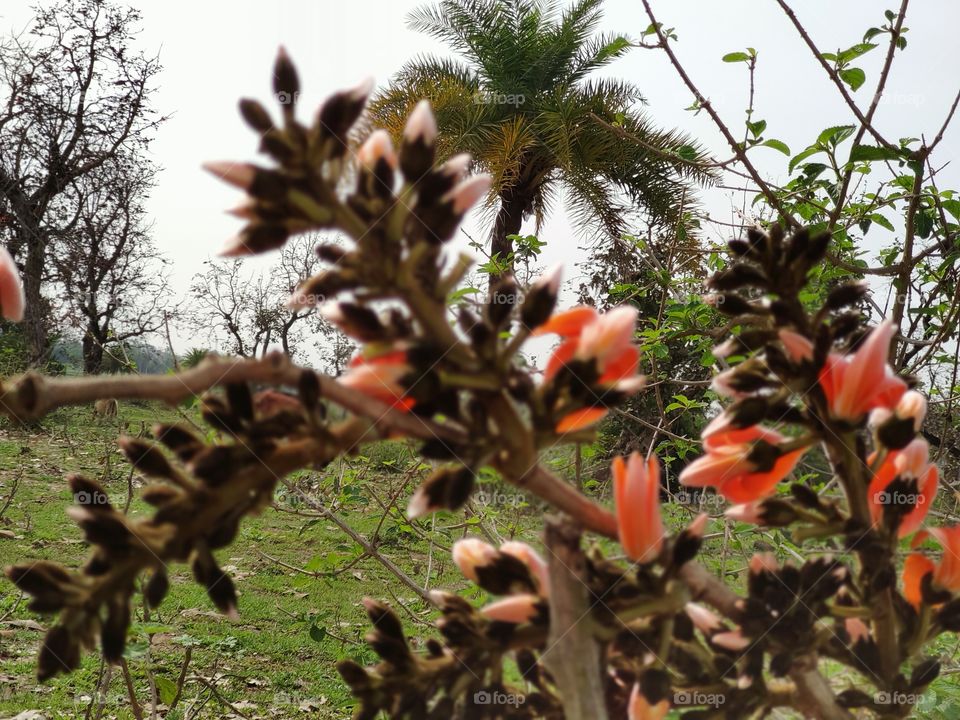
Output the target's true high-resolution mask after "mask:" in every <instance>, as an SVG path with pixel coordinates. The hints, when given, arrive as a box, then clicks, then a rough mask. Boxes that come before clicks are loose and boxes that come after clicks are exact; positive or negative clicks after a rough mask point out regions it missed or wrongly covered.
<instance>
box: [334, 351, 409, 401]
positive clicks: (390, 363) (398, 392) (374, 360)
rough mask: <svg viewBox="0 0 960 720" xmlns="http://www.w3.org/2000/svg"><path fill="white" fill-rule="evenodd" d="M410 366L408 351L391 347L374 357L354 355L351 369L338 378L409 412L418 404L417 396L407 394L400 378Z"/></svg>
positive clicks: (345, 383) (356, 388)
mask: <svg viewBox="0 0 960 720" xmlns="http://www.w3.org/2000/svg"><path fill="white" fill-rule="evenodd" d="M410 370H411V368H410V366H409V365H408V364H407V353H406V351H404V350H395V349H391V350H390V351H388V352H384V353H382V354H380V355H376V356H374V357H370V358H367V357H364V356H363V355H358V356H356V357H354V358H353V360H351V361H350V368H349V370H347V372H346V373H345V374H344V375H343V376H342V377H341V378H339V379H338V380H337V382H339V383H340V384H341V385H343V386H345V387H348V388H353V389H354V390H359V391H360V392H362V393H363V394H364V395H367V396H369V397H372V398H374V399H375V400H379V401H380V402H383V403H386V404H388V405H390V406H391V407H393V408H396V409H398V410H403V411H404V412H407V411H409V410H410V408H412V407H413V406H414V404H415V400H414V399H413V398H411V397H405V395H404V393H405V390H404V388H403V385H401V382H400V381H401V380H402V379H403V377H404V376H406V375H407V374H408V373H409V372H410Z"/></svg>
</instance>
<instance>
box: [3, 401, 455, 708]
mask: <svg viewBox="0 0 960 720" xmlns="http://www.w3.org/2000/svg"><path fill="white" fill-rule="evenodd" d="M120 414H121V421H122V422H123V423H125V424H126V426H127V428H128V431H130V432H133V433H136V432H138V431H139V430H140V428H141V425H142V426H145V427H149V426H150V425H151V424H152V423H154V422H157V421H173V420H176V419H177V417H176V414H175V413H174V412H173V411H170V410H167V409H162V408H157V407H151V406H142V407H138V406H133V405H125V406H123V407H122V408H121V413H120ZM117 434H118V428H117V427H116V425H113V424H111V423H109V422H102V423H99V424H98V423H97V422H94V421H92V420H91V417H90V413H89V410H87V409H76V410H65V411H60V412H58V413H56V414H54V415H52V416H51V417H50V418H48V419H47V420H45V421H44V422H43V423H42V424H41V425H40V426H37V427H34V428H31V429H29V430H20V429H14V428H11V427H10V426H9V425H5V426H2V429H0V467H2V468H4V472H3V481H2V485H0V497H5V496H6V495H7V494H8V493H9V491H10V490H11V488H12V484H13V480H14V478H18V477H19V487H18V489H17V491H16V495H15V497H14V499H13V501H12V503H11V504H10V506H9V507H8V508H7V510H6V511H5V513H4V515H3V518H2V520H0V529H4V530H6V531H7V532H6V533H5V534H13V536H14V537H5V538H3V539H0V563H2V564H3V565H7V564H11V563H15V562H16V563H22V562H29V561H30V560H35V559H41V558H49V559H55V560H58V561H62V562H65V563H67V564H68V565H71V566H78V565H79V564H80V563H81V562H82V560H83V559H84V558H85V555H86V550H85V547H84V543H83V541H82V539H81V536H80V532H79V530H78V529H77V528H76V527H75V526H74V525H73V523H72V522H70V521H69V520H68V519H67V518H66V516H65V515H64V510H65V508H67V507H68V506H69V505H70V504H71V496H70V492H69V490H68V489H67V487H66V483H65V482H64V480H63V476H64V475H65V474H66V473H68V472H74V471H80V472H83V473H85V474H87V475H89V476H90V477H95V478H98V479H101V480H102V481H104V485H105V487H106V488H107V490H108V492H109V493H110V495H111V500H112V501H113V502H114V504H115V505H119V506H122V505H123V503H124V502H125V500H126V494H127V473H128V469H127V466H126V465H125V463H124V462H123V460H122V456H121V455H120V454H119V452H118V451H117V450H116V449H115V447H116V446H115V441H116V437H117ZM373 450H374V455H372V456H370V457H361V458H358V459H355V460H354V461H352V462H351V463H350V464H349V465H348V466H345V468H340V467H339V466H338V465H337V466H334V467H332V468H331V470H332V472H331V473H329V474H327V475H322V474H313V475H310V474H304V475H302V476H301V477H300V478H299V479H298V480H299V482H300V483H301V484H306V485H310V484H311V483H312V484H313V486H312V488H311V490H312V492H315V493H317V494H319V495H320V496H321V497H324V498H325V499H326V500H328V501H329V500H331V499H335V500H336V501H337V503H338V504H339V509H338V512H339V513H340V514H341V516H342V517H343V518H344V519H345V520H346V521H347V522H349V523H350V524H351V525H352V526H353V527H354V528H355V529H357V530H358V531H359V532H361V533H363V534H364V535H366V536H368V537H369V536H372V534H373V533H374V532H375V531H376V530H377V528H378V526H380V527H379V532H380V535H379V537H380V543H381V544H380V550H381V552H383V553H384V554H386V555H389V556H391V557H393V559H394V560H397V561H400V559H401V558H402V559H403V562H402V564H403V567H404V569H405V570H406V571H407V572H409V573H411V574H412V575H413V576H414V577H416V578H417V580H418V581H423V579H424V577H425V573H426V568H427V565H430V566H431V577H432V584H438V583H441V582H444V583H448V584H459V585H461V586H462V585H463V581H462V580H461V579H460V578H459V576H458V575H456V574H455V573H453V572H451V571H450V563H449V562H448V561H447V560H446V558H447V557H449V555H448V554H445V553H442V552H438V551H437V550H436V549H435V550H434V552H433V555H432V560H431V551H430V546H429V543H427V542H425V541H423V540H421V539H419V538H418V537H417V536H415V535H412V534H411V533H409V532H408V531H407V530H406V529H405V527H404V526H405V523H403V522H402V520H401V519H400V518H399V517H398V516H397V515H396V512H395V511H394V513H393V516H388V517H387V519H386V520H384V521H383V523H382V525H381V516H382V514H383V513H382V512H381V513H372V512H371V511H370V504H371V503H370V499H369V497H368V496H367V495H366V493H364V491H363V488H362V484H363V482H364V481H365V480H366V479H367V478H368V477H371V476H372V477H375V479H376V481H377V483H378V484H379V487H378V490H380V491H383V490H385V489H387V490H392V491H393V492H390V493H389V495H393V494H395V493H396V490H398V489H399V487H400V485H401V484H403V483H404V482H405V475H404V474H402V473H400V472H398V470H397V469H396V468H397V467H398V466H399V464H400V463H401V462H405V457H404V456H405V455H407V454H408V453H409V450H408V449H407V448H406V446H403V445H400V444H398V443H391V444H385V445H383V446H379V447H375V448H373ZM341 471H343V475H344V479H343V481H342V489H341V491H340V493H339V495H337V496H334V494H333V491H332V489H331V488H332V483H333V479H334V475H335V474H339V473H340V472H341ZM406 480H407V481H408V482H409V477H407V478H406ZM137 483H138V481H137ZM410 490H412V485H411V487H410ZM380 494H382V492H381V493H380ZM408 494H409V493H407V494H402V495H401V497H400V500H402V501H405V498H406V497H407V496H408ZM389 495H388V496H389ZM278 505H279V506H280V507H281V508H284V509H285V510H286V511H278V510H273V509H271V510H268V511H267V512H265V513H263V514H262V515H260V516H258V517H255V518H251V519H249V520H248V521H247V522H245V523H244V525H243V527H242V530H241V533H240V535H239V537H238V539H237V541H236V543H235V544H234V545H232V546H231V547H229V548H225V549H224V550H223V551H221V552H219V553H218V556H219V557H218V559H219V561H220V563H221V565H222V566H223V567H224V569H226V570H227V571H229V572H230V574H231V575H232V576H233V577H234V579H235V580H236V584H237V587H238V591H239V593H240V619H239V620H238V621H235V622H231V621H230V620H227V619H226V618H223V617H222V616H220V615H219V614H218V613H216V612H215V610H214V609H213V607H212V605H211V603H210V601H209V600H208V599H207V597H206V594H205V592H204V591H203V589H202V588H201V587H200V586H198V585H197V584H196V583H194V582H193V580H192V578H191V577H190V573H189V569H188V568H186V567H185V566H178V567H175V568H171V582H172V588H171V591H170V594H169V596H168V597H167V599H166V600H165V601H164V603H163V605H162V606H161V608H160V609H159V611H154V612H153V614H152V616H148V617H145V616H144V613H143V608H142V607H138V608H137V610H136V620H135V622H134V625H133V626H132V628H131V635H130V640H129V646H128V650H127V657H128V664H129V667H130V670H131V673H132V676H133V679H134V683H135V688H136V692H137V696H138V698H139V699H140V702H141V703H148V701H149V698H150V693H151V690H150V688H149V683H148V678H147V673H146V669H147V668H148V667H149V668H151V669H152V674H153V675H154V678H155V680H154V682H155V683H156V684H157V686H158V688H159V692H160V696H161V697H162V698H163V697H166V698H168V699H169V697H170V694H171V693H172V692H173V690H174V689H175V687H176V682H177V679H178V677H179V675H180V671H181V666H182V664H183V660H184V656H185V654H186V652H187V649H188V648H190V652H191V655H192V658H191V662H190V666H189V672H188V676H190V677H192V676H194V675H196V676H198V678H197V679H195V680H191V681H190V682H188V683H187V686H186V687H185V689H184V696H183V699H181V700H180V702H179V703H178V706H177V709H176V711H175V712H174V713H171V714H169V715H167V717H168V718H180V717H186V716H187V713H190V711H191V710H192V709H196V707H198V706H199V705H200V704H201V703H204V702H205V705H206V707H205V709H204V710H202V711H201V712H200V714H199V715H197V716H196V717H218V718H219V717H223V716H224V714H225V713H228V712H229V711H230V710H229V708H228V707H227V706H225V704H224V703H223V702H220V701H218V700H217V699H216V698H215V697H212V695H213V694H212V693H211V692H210V690H209V687H208V686H207V685H205V684H204V681H205V682H208V683H214V682H215V683H216V688H217V692H218V693H219V694H220V695H221V696H222V698H223V699H224V700H226V701H227V702H230V703H232V704H233V705H234V707H235V708H237V709H238V710H241V711H242V712H244V713H246V714H248V715H251V716H255V715H256V714H258V713H269V714H270V716H271V717H303V711H304V710H307V709H312V710H313V711H314V714H313V715H312V716H311V717H319V718H328V717H329V718H343V717H346V716H348V715H349V710H350V708H351V707H352V700H351V698H350V696H349V693H348V692H347V690H346V687H345V686H344V685H343V684H342V682H340V679H339V676H338V675H337V673H336V669H335V663H336V661H338V660H340V659H343V658H348V657H349V658H353V659H355V660H357V661H358V662H361V663H365V664H370V663H372V662H373V661H374V660H375V657H374V656H373V654H372V652H371V651H370V650H369V649H368V648H367V647H366V645H365V644H364V643H363V635H364V634H365V633H366V631H367V629H368V621H367V618H366V616H365V614H364V613H363V610H362V606H361V605H360V600H361V598H362V597H364V596H366V595H370V596H374V597H385V598H386V599H388V600H390V601H391V602H393V604H394V605H395V606H396V605H397V603H398V601H399V602H402V603H403V604H404V605H405V606H407V607H408V608H409V609H410V610H411V612H413V613H418V614H422V613H424V611H425V610H426V608H425V607H424V606H423V604H422V603H421V602H420V601H419V598H418V597H417V596H416V594H415V593H414V592H413V591H412V590H410V589H409V588H406V587H405V586H402V585H400V584H399V583H398V581H396V580H395V579H394V578H393V577H392V576H391V575H390V574H389V573H388V572H387V571H386V570H385V569H384V568H383V567H382V566H381V565H380V564H379V563H378V562H376V561H375V560H371V559H370V558H365V559H360V555H361V551H360V549H359V548H358V547H357V546H356V545H354V544H353V543H352V542H351V541H350V540H349V539H348V538H347V537H346V536H345V535H344V533H343V532H342V531H341V530H340V529H339V528H337V527H336V526H335V525H334V524H332V523H331V522H329V521H327V520H318V519H315V518H314V519H311V518H306V517H304V516H302V515H299V514H296V511H299V510H300V508H298V506H297V505H296V503H295V502H293V500H292V498H288V497H284V496H282V495H281V496H278ZM130 512H131V514H134V515H136V514H138V513H143V512H145V506H144V505H143V504H142V503H140V502H139V501H136V500H134V502H133V504H132V506H131V509H130ZM447 545H448V546H449V543H447ZM281 563H282V564H281ZM287 566H289V567H287ZM291 568H296V569H291ZM298 570H299V571H298ZM391 595H393V596H394V598H396V599H393V598H391ZM5 615H7V617H6V618H5V621H6V624H5V625H3V626H0V628H2V629H0V632H2V633H3V634H2V636H0V640H2V641H0V668H2V670H0V717H7V716H8V714H13V715H16V714H17V712H19V711H22V710H24V709H36V710H41V711H46V712H47V716H48V717H51V718H52V717H64V718H66V717H69V718H74V717H78V716H82V715H83V713H84V712H85V711H86V707H87V705H88V704H89V702H90V697H91V696H92V695H93V693H94V689H95V688H96V682H97V677H98V675H99V673H100V671H101V668H100V663H99V660H98V659H97V657H96V655H95V654H91V655H88V656H87V657H85V659H84V661H83V665H82V667H81V668H80V669H79V670H78V671H77V672H75V673H73V674H71V675H69V676H66V677H58V678H56V679H54V680H52V681H50V682H48V683H46V684H45V685H42V686H41V685H38V684H37V683H36V681H35V679H34V671H35V667H34V666H35V661H36V652H37V648H38V644H39V641H40V639H41V636H42V633H41V632H40V631H39V629H37V625H35V624H34V623H39V624H41V625H44V626H46V623H47V622H49V619H48V618H43V617H40V616H37V615H34V614H32V613H30V612H28V611H26V610H25V609H24V607H23V603H21V602H19V593H17V591H16V589H15V588H14V587H13V586H12V585H11V584H9V583H8V582H5V581H4V582H3V583H2V584H0V617H3V616H5ZM407 619H411V618H409V617H408V618H407ZM418 619H419V615H418ZM10 621H13V622H14V624H13V625H10V624H9V623H10ZM24 621H26V622H24ZM200 678H202V679H200ZM106 696H107V703H108V705H107V712H106V713H105V716H108V717H116V718H133V714H132V713H131V712H130V710H129V709H128V705H129V701H128V699H127V694H126V690H125V687H124V685H123V681H122V677H121V676H120V673H119V672H116V673H114V675H113V681H112V683H111V685H110V688H109V690H108V691H107V693H106ZM190 717H194V715H192V714H190Z"/></svg>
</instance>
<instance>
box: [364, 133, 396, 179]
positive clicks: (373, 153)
mask: <svg viewBox="0 0 960 720" xmlns="http://www.w3.org/2000/svg"><path fill="white" fill-rule="evenodd" d="M381 159H382V160H383V161H384V162H386V164H387V165H388V166H389V167H391V168H396V167H397V154H396V153H395V152H394V150H393V143H392V142H391V140H390V133H388V132H387V131H386V130H382V129H381V130H374V131H373V132H372V133H370V137H368V138H367V139H366V140H365V141H364V143H363V145H361V146H360V148H359V149H358V150H357V160H358V161H359V162H360V164H361V165H363V166H364V167H365V168H367V169H369V170H374V169H375V168H376V166H377V163H378V162H379V161H380V160H381Z"/></svg>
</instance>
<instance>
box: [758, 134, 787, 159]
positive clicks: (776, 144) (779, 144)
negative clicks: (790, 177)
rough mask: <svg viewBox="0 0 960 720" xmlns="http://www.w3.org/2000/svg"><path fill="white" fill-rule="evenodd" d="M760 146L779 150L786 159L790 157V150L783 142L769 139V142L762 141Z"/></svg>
mask: <svg viewBox="0 0 960 720" xmlns="http://www.w3.org/2000/svg"><path fill="white" fill-rule="evenodd" d="M760 144H761V145H762V146H763V147H768V148H773V149H774V150H779V151H780V152H782V153H783V154H784V155H786V156H787V157H790V148H789V147H787V144H786V143H785V142H783V141H781V140H774V139H772V138H771V139H770V140H764V141H763V142H762V143H760Z"/></svg>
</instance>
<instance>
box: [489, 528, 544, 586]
mask: <svg viewBox="0 0 960 720" xmlns="http://www.w3.org/2000/svg"><path fill="white" fill-rule="evenodd" d="M500 552H502V553H504V554H506V555H512V556H513V557H515V558H517V559H518V560H520V562H522V563H523V564H524V565H526V566H527V567H528V568H530V573H531V574H532V575H533V577H534V578H535V579H536V581H537V589H538V590H539V591H540V595H542V596H543V597H549V596H550V570H549V568H548V567H547V563H546V562H545V561H544V559H543V558H542V557H540V553H538V552H537V551H536V550H534V549H533V548H532V547H530V546H529V545H527V544H526V543H525V542H520V541H518V540H508V541H507V542H505V543H503V544H502V545H501V546H500Z"/></svg>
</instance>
